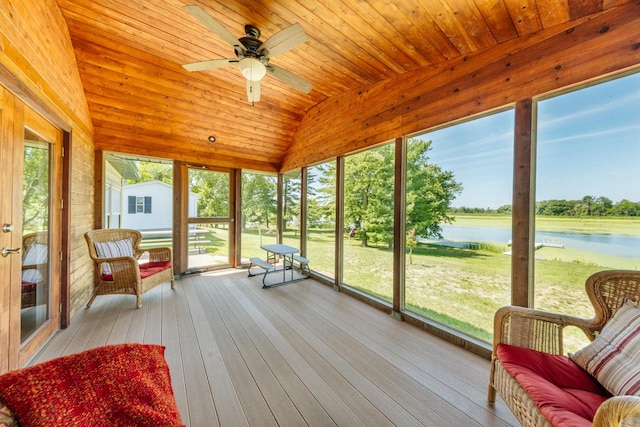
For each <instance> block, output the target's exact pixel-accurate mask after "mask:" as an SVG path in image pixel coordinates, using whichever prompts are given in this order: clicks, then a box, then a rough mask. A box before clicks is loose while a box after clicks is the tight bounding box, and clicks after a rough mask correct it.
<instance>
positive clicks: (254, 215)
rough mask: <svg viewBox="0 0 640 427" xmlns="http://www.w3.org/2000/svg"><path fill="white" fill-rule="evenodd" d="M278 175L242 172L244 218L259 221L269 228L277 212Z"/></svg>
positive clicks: (244, 220) (244, 219)
mask: <svg viewBox="0 0 640 427" xmlns="http://www.w3.org/2000/svg"><path fill="white" fill-rule="evenodd" d="M276 196H277V177H276V176H273V175H264V174H257V173H243V174H242V220H243V222H244V223H243V224H242V226H243V228H244V227H245V225H246V221H251V222H258V223H260V224H264V226H265V227H266V228H269V223H270V222H273V223H275V217H276V214H277V203H276Z"/></svg>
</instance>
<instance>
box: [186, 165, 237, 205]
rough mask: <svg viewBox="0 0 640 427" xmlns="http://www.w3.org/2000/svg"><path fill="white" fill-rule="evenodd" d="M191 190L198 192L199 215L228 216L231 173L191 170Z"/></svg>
mask: <svg viewBox="0 0 640 427" xmlns="http://www.w3.org/2000/svg"><path fill="white" fill-rule="evenodd" d="M189 191H192V192H194V193H196V194H198V195H199V196H200V197H199V199H198V216H200V217H228V216H229V215H230V207H229V174H227V173H224V172H212V171H205V170H196V169H191V170H189Z"/></svg>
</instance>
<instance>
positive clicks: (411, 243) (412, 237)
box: [407, 228, 418, 265]
mask: <svg viewBox="0 0 640 427" xmlns="http://www.w3.org/2000/svg"><path fill="white" fill-rule="evenodd" d="M416 246H418V239H417V238H416V229H415V228H412V229H411V230H409V232H408V233H407V247H409V264H410V265H413V248H415V247H416Z"/></svg>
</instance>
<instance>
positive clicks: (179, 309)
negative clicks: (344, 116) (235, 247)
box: [33, 270, 518, 426]
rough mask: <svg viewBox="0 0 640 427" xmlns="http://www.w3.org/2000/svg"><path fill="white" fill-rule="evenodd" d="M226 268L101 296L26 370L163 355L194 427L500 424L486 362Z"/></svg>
mask: <svg viewBox="0 0 640 427" xmlns="http://www.w3.org/2000/svg"><path fill="white" fill-rule="evenodd" d="M261 285H262V283H261V278H260V276H257V277H252V278H248V277H247V273H246V270H229V271H224V272H216V273H211V274H207V275H202V276H197V277H189V278H185V279H182V280H178V281H176V286H175V290H173V291H172V290H171V288H170V287H169V284H168V283H166V284H163V285H161V286H159V287H156V288H155V289H153V290H152V291H150V292H148V293H147V294H145V295H144V298H143V306H142V308H140V309H136V308H135V298H134V297H133V296H120V295H115V296H111V295H109V296H100V297H98V298H97V299H96V301H95V302H94V304H93V306H92V307H91V308H90V309H89V310H84V309H83V310H81V311H80V312H79V313H78V314H77V315H76V316H75V317H74V318H73V319H72V322H71V326H70V327H69V328H68V329H66V330H63V331H60V332H59V333H58V334H57V335H56V336H55V337H54V338H53V339H52V340H51V341H50V342H49V343H48V345H47V346H46V347H45V348H44V349H43V350H42V352H41V353H40V354H39V355H38V356H37V357H36V358H35V359H34V360H33V363H38V362H42V361H45V360H49V359H52V358H54V357H58V356H61V355H66V354H71V353H76V352H80V351H82V350H85V349H89V348H93V347H97V346H101V345H105V344H116V343H122V342H143V343H156V344H162V345H164V346H166V353H165V355H166V359H167V362H168V364H169V367H170V371H171V376H172V382H173V387H174V392H175V396H176V400H177V402H178V405H179V408H180V413H181V415H182V418H183V422H184V423H185V424H187V425H190V426H218V425H220V426H232V425H233V426H242V425H251V426H276V425H280V426H304V425H311V426H320V425H321V426H329V425H339V426H385V425H398V426H419V425H426V426H508V425H518V423H517V421H516V420H515V418H514V417H513V416H512V415H511V413H510V412H509V410H508V409H507V408H506V407H505V406H504V404H503V403H502V401H499V402H498V403H497V404H496V406H495V407H492V406H490V405H488V404H487V403H486V391H487V380H488V376H489V363H488V361H486V360H484V359H482V358H480V357H478V356H475V355H473V354H471V353H469V352H466V351H464V350H462V349H460V348H458V347H455V346H453V345H451V344H449V343H447V342H445V341H443V340H441V339H439V338H437V337H434V336H432V335H430V334H428V333H426V332H424V331H422V330H420V329H417V328H415V327H413V326H411V325H408V324H406V323H404V322H400V321H398V320H394V319H393V318H391V317H390V316H388V315H386V314H385V313H383V312H381V311H378V310H376V309H374V308H372V307H370V306H368V305H366V304H364V303H362V302H359V301H357V300H355V299H354V298H351V297H349V296H347V295H344V294H341V293H339V292H335V291H334V290H332V289H331V288H329V287H327V286H324V285H321V284H319V283H317V282H315V281H313V280H311V279H308V280H305V281H302V282H297V283H294V284H289V285H286V286H281V287H277V288H272V289H262V288H261Z"/></svg>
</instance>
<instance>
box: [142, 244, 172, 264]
mask: <svg viewBox="0 0 640 427" xmlns="http://www.w3.org/2000/svg"><path fill="white" fill-rule="evenodd" d="M145 252H148V253H149V261H150V262H164V261H171V259H172V256H171V248H170V247H168V246H167V247H163V248H149V249H146V250H145Z"/></svg>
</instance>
